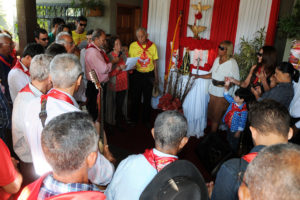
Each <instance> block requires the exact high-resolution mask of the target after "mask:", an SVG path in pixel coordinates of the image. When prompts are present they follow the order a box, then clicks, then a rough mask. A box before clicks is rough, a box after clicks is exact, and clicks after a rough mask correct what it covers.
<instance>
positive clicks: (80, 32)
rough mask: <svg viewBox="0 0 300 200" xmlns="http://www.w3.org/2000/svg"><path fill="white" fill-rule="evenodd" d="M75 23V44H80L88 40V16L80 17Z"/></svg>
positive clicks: (73, 33)
mask: <svg viewBox="0 0 300 200" xmlns="http://www.w3.org/2000/svg"><path fill="white" fill-rule="evenodd" d="M75 25H76V30H75V31H72V37H73V40H74V43H75V45H76V46H78V45H79V44H80V42H81V41H83V40H86V31H85V27H86V26H87V18H86V17H84V16H80V17H78V18H77V20H76V22H75Z"/></svg>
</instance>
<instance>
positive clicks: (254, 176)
mask: <svg viewBox="0 0 300 200" xmlns="http://www.w3.org/2000/svg"><path fill="white" fill-rule="evenodd" d="M299 166H300V146H298V145H295V144H277V145H272V146H270V147H266V148H265V149H263V150H262V151H261V152H259V154H258V155H257V157H256V158H255V159H254V160H253V161H252V162H251V163H250V164H249V166H248V167H247V170H246V172H245V176H244V181H243V183H242V184H241V186H240V189H239V199H240V200H254V199H255V200H281V199H285V200H298V199H299V197H300V189H299V183H300V167H299Z"/></svg>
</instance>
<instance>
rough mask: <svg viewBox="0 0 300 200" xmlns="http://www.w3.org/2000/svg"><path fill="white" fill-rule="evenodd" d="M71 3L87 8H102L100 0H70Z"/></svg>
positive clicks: (102, 4)
mask: <svg viewBox="0 0 300 200" xmlns="http://www.w3.org/2000/svg"><path fill="white" fill-rule="evenodd" d="M72 5H73V6H74V7H79V8H88V9H93V10H96V9H97V8H98V9H100V10H104V7H105V6H104V3H103V1H101V0H77V1H76V0H72Z"/></svg>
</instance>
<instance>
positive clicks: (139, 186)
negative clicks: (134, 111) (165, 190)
mask: <svg viewBox="0 0 300 200" xmlns="http://www.w3.org/2000/svg"><path fill="white" fill-rule="evenodd" d="M186 133H187V121H186V119H185V117H184V116H183V115H182V114H181V113H179V112H177V111H165V112H163V113H161V114H159V115H158V116H157V118H156V120H155V124H154V129H152V136H153V138H154V140H155V148H154V149H147V150H146V151H145V153H144V154H138V155H131V156H129V157H128V158H126V159H125V160H123V161H122V162H121V163H120V165H119V166H118V168H117V170H116V173H115V175H114V177H113V180H112V182H111V183H110V184H109V186H108V188H107V190H106V191H105V194H106V195H107V198H108V199H110V200H112V199H132V200H134V199H139V197H140V195H141V193H142V192H143V190H144V189H145V188H146V186H147V185H148V184H149V183H150V181H151V180H152V179H153V177H154V176H155V175H156V174H157V173H158V172H159V171H160V170H161V169H163V168H164V167H165V166H166V165H168V164H170V163H172V162H173V161H175V160H177V159H178V157H177V156H176V155H177V153H178V152H179V151H180V150H181V149H182V148H183V147H184V146H185V144H186V143H187V141H188V138H187V137H186Z"/></svg>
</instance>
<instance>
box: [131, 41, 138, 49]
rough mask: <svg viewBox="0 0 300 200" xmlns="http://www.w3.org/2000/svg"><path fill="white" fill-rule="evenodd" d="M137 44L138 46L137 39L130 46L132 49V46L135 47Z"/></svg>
mask: <svg viewBox="0 0 300 200" xmlns="http://www.w3.org/2000/svg"><path fill="white" fill-rule="evenodd" d="M137 46H138V43H137V41H135V42H132V43H131V44H130V46H129V49H130V48H135V47H137Z"/></svg>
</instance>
